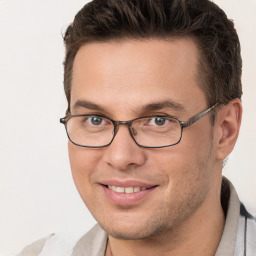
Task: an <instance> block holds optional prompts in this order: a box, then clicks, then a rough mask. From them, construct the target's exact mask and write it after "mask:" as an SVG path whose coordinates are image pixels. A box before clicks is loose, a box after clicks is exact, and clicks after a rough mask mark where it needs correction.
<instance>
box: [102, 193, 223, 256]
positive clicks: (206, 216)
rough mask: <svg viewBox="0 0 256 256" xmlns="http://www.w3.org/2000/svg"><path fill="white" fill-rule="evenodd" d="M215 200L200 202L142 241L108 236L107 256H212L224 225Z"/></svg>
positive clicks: (221, 211) (219, 208)
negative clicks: (192, 210)
mask: <svg viewBox="0 0 256 256" xmlns="http://www.w3.org/2000/svg"><path fill="white" fill-rule="evenodd" d="M216 200H217V201H218V203H216V202H215V204H210V205H208V203H207V202H205V203H203V204H202V205H201V206H200V207H199V208H198V209H197V211H196V212H195V213H194V214H193V215H192V216H190V217H189V218H188V219H187V220H186V221H184V222H183V223H182V224H180V225H177V226H176V227H174V228H172V229H171V230H168V231H167V232H164V233H162V234H159V235H157V236H155V237H152V238H147V239H143V240H119V239H116V238H114V237H109V241H108V245H107V250H106V256H116V255H118V256H137V255H147V256H153V255H162V256H174V255H183V256H214V255H215V253H216V251H217V248H218V244H219V242H220V239H221V236H222V232H223V228H224V224H225V217H224V213H223V210H222V207H221V204H220V197H217V196H216ZM212 206H214V207H212Z"/></svg>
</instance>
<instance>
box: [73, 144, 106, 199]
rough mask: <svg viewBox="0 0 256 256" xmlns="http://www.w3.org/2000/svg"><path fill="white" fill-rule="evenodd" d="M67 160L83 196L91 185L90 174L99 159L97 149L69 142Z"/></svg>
mask: <svg viewBox="0 0 256 256" xmlns="http://www.w3.org/2000/svg"><path fill="white" fill-rule="evenodd" d="M68 152H69V160H70V166H71V171H72V176H73V179H74V182H75V184H76V187H77V189H78V192H79V193H80V195H81V196H82V198H84V196H85V194H86V192H88V191H89V190H90V188H91V186H92V183H91V176H92V174H93V171H94V170H95V169H96V167H97V164H98V163H99V159H100V155H101V154H100V152H99V150H95V149H89V148H83V147H78V146H76V145H74V144H72V143H71V142H69V144H68Z"/></svg>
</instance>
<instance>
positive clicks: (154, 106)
mask: <svg viewBox="0 0 256 256" xmlns="http://www.w3.org/2000/svg"><path fill="white" fill-rule="evenodd" d="M164 108H169V109H172V110H175V111H181V112H184V111H185V107H184V106H183V105H182V104H180V103H178V102H174V101H172V100H165V101H160V102H153V103H149V104H147V105H145V106H143V107H142V112H150V111H156V110H161V109H164Z"/></svg>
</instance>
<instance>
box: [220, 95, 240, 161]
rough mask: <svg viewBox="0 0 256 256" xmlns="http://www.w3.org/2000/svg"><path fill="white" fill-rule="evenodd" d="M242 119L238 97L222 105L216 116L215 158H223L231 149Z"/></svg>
mask: <svg viewBox="0 0 256 256" xmlns="http://www.w3.org/2000/svg"><path fill="white" fill-rule="evenodd" d="M241 119H242V103H241V101H240V100H239V99H234V100H232V101H230V102H229V103H228V104H227V105H223V106H222V107H221V109H220V110H219V112H218V113H217V116H216V122H215V129H216V134H217V136H216V159H218V160H224V159H225V158H226V157H227V156H228V155H229V154H230V153H231V152H232V150H233V148H234V146H235V144H236V140H237V137H238V134H239V130H240V125H241Z"/></svg>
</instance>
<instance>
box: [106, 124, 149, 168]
mask: <svg viewBox="0 0 256 256" xmlns="http://www.w3.org/2000/svg"><path fill="white" fill-rule="evenodd" d="M103 161H104V162H105V163H107V164H108V165H111V166H112V168H114V169H116V170H128V169H130V168H135V167H138V166H141V165H143V164H144V163H145V161H146V154H145V149H144V148H141V147H139V146H138V145H137V144H136V142H135V141H134V140H133V138H132V137H131V134H130V132H129V129H128V127H127V126H126V125H121V126H119V129H118V131H117V133H116V136H115V138H114V140H113V141H112V143H111V144H110V145H109V146H108V147H107V148H105V150H104V155H103Z"/></svg>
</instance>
